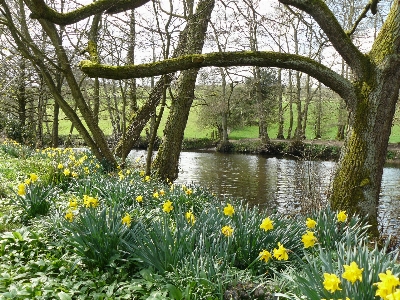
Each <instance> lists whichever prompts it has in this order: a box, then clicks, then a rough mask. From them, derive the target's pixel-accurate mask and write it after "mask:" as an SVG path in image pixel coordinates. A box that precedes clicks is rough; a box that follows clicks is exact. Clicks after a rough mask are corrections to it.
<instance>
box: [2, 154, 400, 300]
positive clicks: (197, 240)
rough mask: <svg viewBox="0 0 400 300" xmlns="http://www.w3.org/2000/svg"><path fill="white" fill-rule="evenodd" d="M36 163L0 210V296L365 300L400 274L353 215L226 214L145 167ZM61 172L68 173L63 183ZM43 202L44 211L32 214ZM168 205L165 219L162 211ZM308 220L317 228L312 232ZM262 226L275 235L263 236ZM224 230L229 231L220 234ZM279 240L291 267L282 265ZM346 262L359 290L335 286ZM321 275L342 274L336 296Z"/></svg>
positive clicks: (84, 161)
mask: <svg viewBox="0 0 400 300" xmlns="http://www.w3.org/2000/svg"><path fill="white" fill-rule="evenodd" d="M3 155H5V156H4V157H6V159H5V160H7V161H8V160H9V159H10V157H9V156H8V154H4V152H3ZM85 156H86V157H85ZM39 158H40V159H42V160H44V161H45V164H44V166H41V167H37V170H39V171H40V172H42V176H41V178H40V179H38V180H37V181H36V180H35V181H34V182H29V180H27V181H26V182H25V192H26V193H25V195H23V194H24V193H22V190H21V191H20V192H21V193H20V194H21V195H20V196H18V197H19V198H18V200H16V198H15V197H14V196H13V197H10V196H6V197H7V198H6V199H5V200H4V201H2V202H1V213H0V215H1V214H3V216H1V222H2V223H4V225H3V227H1V228H0V229H1V230H10V231H9V232H3V233H2V234H0V269H1V271H0V294H1V298H2V299H3V298H4V299H36V298H37V299H132V298H134V299H188V300H189V299H199V300H203V299H224V297H225V298H227V297H229V295H231V296H232V297H233V296H234V295H243V297H244V296H246V297H247V298H248V299H257V298H258V299H260V298H259V295H260V293H262V295H265V297H269V298H271V297H275V298H278V297H279V299H304V298H306V299H321V298H325V299H339V298H342V299H345V296H348V297H349V298H351V299H372V298H373V297H374V295H375V292H376V287H375V286H374V285H373V283H375V282H377V281H379V273H382V272H385V271H386V270H387V269H390V270H392V271H393V273H394V274H395V275H398V274H399V272H400V267H399V265H398V263H397V256H396V254H393V253H387V249H386V248H383V249H379V248H378V247H374V246H373V245H372V244H371V242H370V241H369V240H368V236H367V229H368V226H367V225H366V223H365V222H364V220H360V219H359V218H358V217H357V216H352V217H350V216H347V217H346V218H345V220H343V219H341V221H340V220H339V219H338V215H337V214H338V212H334V211H332V210H330V209H329V208H326V209H322V210H319V211H315V212H312V213H309V214H308V215H306V216H304V215H298V216H290V215H285V214H282V213H275V214H270V213H267V212H266V211H264V210H261V209H259V208H257V207H250V206H248V205H246V204H245V203H242V202H237V201H236V200H234V199H230V200H229V203H230V204H231V206H232V208H229V206H228V203H227V201H226V200H225V201H223V202H221V199H219V198H217V197H215V196H213V195H212V194H210V193H209V192H208V191H207V190H205V189H203V188H200V187H197V186H184V185H182V186H181V185H173V184H165V183H162V182H158V181H157V180H155V179H154V178H152V177H146V176H145V175H144V172H143V170H142V166H141V163H140V161H138V162H135V163H132V165H131V166H130V167H129V168H128V169H118V170H117V171H115V172H112V173H105V172H103V169H102V168H101V166H100V165H99V164H98V162H97V161H96V160H95V159H94V158H92V157H91V156H90V155H89V154H88V153H85V152H82V153H81V152H76V151H72V150H69V149H68V150H55V149H48V150H46V151H44V152H40V153H32V157H31V158H27V161H26V162H25V161H24V162H25V164H27V165H28V167H29V166H36V165H34V164H31V161H35V160H39ZM60 163H61V164H63V168H58V165H59V164H60ZM46 164H47V165H46ZM21 165H23V164H22V163H21ZM19 167H20V165H19V164H18V163H17V162H16V163H15V165H14V164H10V165H7V168H3V169H4V171H3V169H1V171H0V174H1V175H2V178H5V180H6V182H7V183H6V185H8V184H9V181H8V178H11V179H12V183H13V184H12V185H13V186H15V183H16V182H18V181H21V180H24V179H26V176H27V175H26V174H29V173H31V172H29V171H28V172H26V173H21V171H18V172H16V171H15V170H13V168H19ZM67 168H68V169H69V170H70V172H71V173H72V172H75V173H76V174H75V176H72V175H66V174H64V171H65V169H67ZM24 170H26V169H24ZM46 170H47V171H48V170H51V172H54V173H52V174H53V175H54V174H55V173H57V174H58V175H57V176H60V177H59V178H60V179H61V180H59V181H57V180H53V178H54V176H53V175H51V176H50V175H48V174H47V175H46V174H43V173H44V172H45V171H46ZM6 171H8V172H10V174H8V173H6ZM3 174H6V175H7V176H5V175H3ZM63 176H65V178H64V177H63ZM32 178H33V177H32V175H30V178H29V179H32ZM42 178H45V180H42ZM46 178H47V179H46ZM31 181H32V180H31ZM66 182H67V183H66ZM65 183H66V184H65ZM60 187H62V189H60ZM139 196H140V198H138V197H139ZM41 199H47V200H46V201H48V203H50V206H49V207H48V208H46V207H45V206H43V207H42V206H40V205H38V206H37V207H39V208H40V209H37V210H30V207H31V206H32V203H36V202H35V201H39V200H41ZM138 199H139V200H138ZM8 200H12V201H11V203H8V204H7V202H9V201H8ZM19 201H23V202H19ZM168 201H170V202H171V205H172V210H169V208H171V207H169V208H168V207H167V206H164V204H165V203H166V202H168ZM24 207H25V208H24ZM44 208H46V209H48V211H47V215H46V213H42V212H43V211H44ZM188 212H190V214H189V215H187V213H188ZM127 214H129V218H128V217H127ZM191 215H192V216H193V218H192V217H190V216H191ZM27 216H29V218H28V217H27ZM33 216H35V217H33ZM188 216H189V217H188ZM307 217H310V218H312V219H314V220H315V221H316V226H315V227H314V228H312V229H310V228H307V226H306V218H307ZM266 218H270V220H272V225H273V226H272V227H273V228H269V229H268V230H265V226H261V227H260V225H261V224H263V222H264V221H265V219H266ZM21 219H26V220H28V219H29V222H26V224H27V226H25V227H24V226H22V225H21V224H20V223H18V222H16V220H18V221H19V222H20V220H21ZM225 226H229V228H231V230H232V231H231V232H230V231H222V228H224V227H225ZM306 231H312V232H313V233H314V234H315V237H316V239H317V241H316V243H315V245H314V246H310V247H309V248H304V244H303V243H302V235H303V234H305V233H306ZM230 233H231V234H230ZM278 243H280V244H281V245H282V246H283V247H284V248H285V249H286V250H285V251H286V253H287V254H288V259H287V260H286V258H283V259H282V260H278V259H277V257H278V256H276V255H275V251H274V250H275V249H276V250H278ZM263 250H266V251H269V252H270V253H271V256H272V257H270V258H269V259H268V260H267V261H261V260H260V258H261V255H260V252H261V251H263ZM353 261H354V262H356V263H357V264H358V265H359V267H360V268H364V270H363V273H362V274H363V275H362V276H363V277H362V282H359V281H357V282H356V283H355V284H354V285H353V284H351V283H350V282H348V281H347V280H345V279H343V277H341V276H342V274H343V272H344V266H345V265H349V264H351V263H352V262H353ZM325 272H327V273H333V274H336V275H338V276H339V278H340V280H341V283H340V288H342V291H336V292H334V293H330V292H328V291H327V289H326V288H325V287H324V284H323V281H324V277H323V274H324V273H325ZM235 297H236V296H235ZM260 297H261V296H260ZM261 299H262V298H261Z"/></svg>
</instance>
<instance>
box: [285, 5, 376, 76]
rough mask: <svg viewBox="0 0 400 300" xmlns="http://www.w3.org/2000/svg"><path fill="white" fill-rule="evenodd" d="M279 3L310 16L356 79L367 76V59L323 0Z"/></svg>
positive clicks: (368, 65)
mask: <svg viewBox="0 0 400 300" xmlns="http://www.w3.org/2000/svg"><path fill="white" fill-rule="evenodd" d="M279 2H281V3H283V4H286V5H291V6H294V7H297V8H298V9H300V10H302V11H304V12H306V13H308V14H309V15H310V16H312V17H313V18H314V20H315V21H316V22H317V23H318V25H319V26H320V27H321V29H322V30H323V31H324V32H325V34H326V35H327V37H328V39H329V40H330V42H331V43H332V45H333V47H335V49H336V51H337V52H338V53H339V54H340V55H341V56H342V57H343V59H344V60H345V61H346V63H347V64H348V65H349V66H350V67H351V68H352V70H353V72H354V75H355V76H356V77H357V78H361V77H363V76H365V74H368V72H367V70H368V69H369V67H370V64H369V61H368V58H367V57H366V56H365V55H364V54H363V53H361V52H360V50H359V49H358V48H357V47H356V46H355V45H354V44H353V42H352V41H351V39H350V37H349V36H348V35H347V34H346V32H345V31H344V30H343V28H342V27H341V26H340V24H339V22H338V21H337V19H336V17H335V16H334V14H333V13H332V11H331V10H330V9H329V8H328V6H327V5H326V3H325V2H324V1H323V0H317V1H315V0H279Z"/></svg>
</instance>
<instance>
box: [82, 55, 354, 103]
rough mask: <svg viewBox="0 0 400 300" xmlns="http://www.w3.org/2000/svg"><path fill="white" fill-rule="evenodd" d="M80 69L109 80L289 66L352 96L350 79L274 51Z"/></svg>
mask: <svg viewBox="0 0 400 300" xmlns="http://www.w3.org/2000/svg"><path fill="white" fill-rule="evenodd" d="M79 66H80V68H81V70H82V71H83V72H84V73H86V74H87V75H88V76H90V77H102V78H109V79H129V78H142V77H151V76H155V75H163V74H168V73H173V72H176V71H183V70H188V69H192V68H203V67H211V66H214V67H230V66H259V67H277V68H285V69H293V70H297V71H301V72H304V73H307V74H309V75H310V76H312V77H314V78H316V79H317V80H319V81H321V82H322V83H323V84H325V85H326V86H328V87H330V88H331V89H332V90H334V91H335V92H337V93H338V94H339V95H340V96H341V97H342V98H343V99H345V100H346V99H347V100H349V99H352V101H353V100H354V99H355V92H354V89H353V86H352V84H351V83H350V81H348V80H346V79H344V78H343V77H342V76H340V75H339V74H337V73H336V72H334V71H332V70H331V69H329V68H328V67H326V66H324V65H322V64H320V63H318V62H316V61H314V60H312V59H310V58H308V57H304V56H300V55H294V54H287V53H277V52H252V51H246V52H225V53H220V52H216V53H208V54H192V55H184V56H181V57H178V58H172V59H166V60H163V61H160V62H155V63H148V64H141V65H127V66H109V65H102V64H96V63H93V62H92V61H88V60H84V61H81V62H80V64H79Z"/></svg>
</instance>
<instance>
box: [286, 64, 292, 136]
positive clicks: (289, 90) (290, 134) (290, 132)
mask: <svg viewBox="0 0 400 300" xmlns="http://www.w3.org/2000/svg"><path fill="white" fill-rule="evenodd" d="M288 93H289V128H288V132H287V136H286V138H287V139H288V140H290V139H291V138H292V129H293V82H292V70H289V88H288Z"/></svg>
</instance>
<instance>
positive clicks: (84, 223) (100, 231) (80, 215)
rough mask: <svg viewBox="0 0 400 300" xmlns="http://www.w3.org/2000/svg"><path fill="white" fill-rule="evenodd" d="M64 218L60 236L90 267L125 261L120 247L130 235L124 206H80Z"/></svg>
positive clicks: (101, 266) (102, 266)
mask: <svg viewBox="0 0 400 300" xmlns="http://www.w3.org/2000/svg"><path fill="white" fill-rule="evenodd" d="M70 212H71V213H72V214H73V217H72V218H71V219H70V220H67V219H66V218H62V219H61V223H60V229H59V231H58V233H59V237H60V238H61V239H63V240H64V242H65V243H66V244H67V245H70V246H72V249H73V250H72V251H73V252H74V253H76V254H77V255H78V256H80V257H81V258H82V261H83V262H84V263H85V264H86V265H87V266H88V267H89V268H95V267H98V268H105V267H107V266H111V265H113V264H114V263H115V261H117V260H120V259H122V258H123V256H124V255H123V252H122V250H121V246H122V244H123V242H124V241H125V239H126V237H127V235H128V226H127V225H125V224H123V223H122V218H123V216H124V212H123V211H122V209H121V207H120V206H118V205H115V206H113V207H103V208H96V207H80V209H79V211H70Z"/></svg>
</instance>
